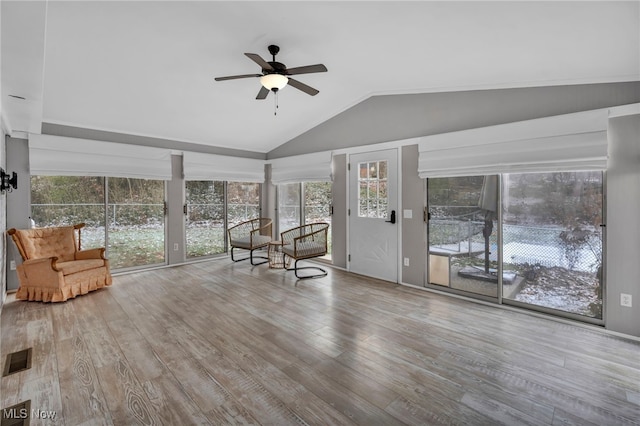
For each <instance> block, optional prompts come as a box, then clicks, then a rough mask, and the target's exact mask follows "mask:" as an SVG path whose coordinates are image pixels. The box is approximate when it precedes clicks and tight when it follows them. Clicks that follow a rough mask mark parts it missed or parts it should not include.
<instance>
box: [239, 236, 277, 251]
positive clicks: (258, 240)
mask: <svg viewBox="0 0 640 426" xmlns="http://www.w3.org/2000/svg"><path fill="white" fill-rule="evenodd" d="M270 242H271V237H270V236H268V235H255V236H254V237H253V246H252V245H251V238H250V237H248V236H247V237H242V238H238V239H234V240H231V247H239V248H243V249H247V250H251V249H254V248H258V247H264V246H266V245H268V244H269V243H270Z"/></svg>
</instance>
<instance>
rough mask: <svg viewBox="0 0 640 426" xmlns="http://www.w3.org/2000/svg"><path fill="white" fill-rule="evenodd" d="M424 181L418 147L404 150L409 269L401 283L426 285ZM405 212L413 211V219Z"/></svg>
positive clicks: (404, 242)
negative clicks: (420, 170) (419, 168)
mask: <svg viewBox="0 0 640 426" xmlns="http://www.w3.org/2000/svg"><path fill="white" fill-rule="evenodd" d="M424 185H425V181H424V179H421V178H420V176H418V145H409V146H404V147H402V210H401V211H400V212H399V217H400V218H401V220H402V258H403V259H404V258H408V259H409V266H404V262H403V264H402V265H403V266H402V275H401V280H402V282H403V283H406V284H414V285H418V286H422V285H424V279H425V268H426V266H425V263H426V250H427V249H426V243H425V237H426V232H425V223H424V220H423V212H424V206H425V201H426V200H425V194H426V190H425V187H424ZM405 210H410V211H411V216H412V217H411V219H407V218H405V217H404V216H405V214H404V213H405Z"/></svg>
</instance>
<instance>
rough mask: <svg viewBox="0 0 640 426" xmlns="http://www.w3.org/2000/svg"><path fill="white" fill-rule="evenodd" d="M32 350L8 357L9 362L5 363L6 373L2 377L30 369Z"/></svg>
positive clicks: (25, 350)
mask: <svg viewBox="0 0 640 426" xmlns="http://www.w3.org/2000/svg"><path fill="white" fill-rule="evenodd" d="M31 349H32V348H29V349H24V350H22V351H18V352H14V353H11V354H9V355H7V361H6V362H5V363H4V373H3V374H2V377H4V376H8V375H9V374H13V373H17V372H19V371H24V370H28V369H30V368H31Z"/></svg>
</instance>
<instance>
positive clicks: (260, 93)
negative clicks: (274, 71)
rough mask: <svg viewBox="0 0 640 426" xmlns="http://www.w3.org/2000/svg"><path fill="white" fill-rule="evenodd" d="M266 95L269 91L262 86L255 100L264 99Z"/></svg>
mask: <svg viewBox="0 0 640 426" xmlns="http://www.w3.org/2000/svg"><path fill="white" fill-rule="evenodd" d="M268 94H269V89H267V88H266V87H264V86H262V87H261V88H260V91H259V92H258V96H256V99H265V98H266V97H267V95H268Z"/></svg>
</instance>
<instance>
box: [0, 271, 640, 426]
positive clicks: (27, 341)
mask: <svg viewBox="0 0 640 426" xmlns="http://www.w3.org/2000/svg"><path fill="white" fill-rule="evenodd" d="M1 321H2V323H1V332H2V361H3V363H4V359H5V357H6V354H7V353H10V352H13V351H16V350H21V349H24V348H26V347H33V363H32V364H33V367H32V368H31V369H30V370H27V371H23V372H20V373H15V374H13V375H10V376H7V377H3V378H2V385H1V395H0V400H1V403H2V407H9V406H11V405H14V404H16V403H18V402H20V401H23V400H26V399H30V400H31V408H32V409H37V410H44V411H55V412H56V414H55V418H53V419H46V420H42V419H40V420H39V419H32V420H31V424H47V425H51V424H66V425H81V424H82V425H89V424H109V425H111V424H112V425H130V424H167V425H187V424H214V425H220V424H265V425H287V424H312V425H328V424H362V425H377V424H380V425H393V424H412V425H439V424H446V425H448V424H461V425H463V424H464V425H495V424H506V425H520V424H523V425H556V424H558V425H559V424H574V425H607V426H608V425H632V424H635V425H638V424H640V343H638V342H635V341H629V340H625V339H622V338H618V337H615V336H611V335H607V334H604V333H601V332H599V331H597V330H593V329H591V328H585V327H580V326H575V325H571V324H566V323H562V322H556V321H552V320H548V319H544V318H539V317H535V316H531V315H527V314H525V313H520V312H513V311H510V310H504V309H499V308H495V307H492V306H485V305H481V304H476V303H472V302H467V301H464V300H459V299H455V298H451V297H447V296H442V295H438V294H432V293H428V292H424V291H420V290H418V289H412V288H408V287H404V286H398V285H393V284H390V283H385V282H381V281H377V280H373V279H369V278H364V277H360V276H356V275H352V274H348V273H345V272H342V271H338V270H330V272H329V275H328V276H327V277H325V278H321V279H315V280H306V281H296V279H295V277H294V276H293V273H292V272H288V273H286V272H284V271H281V270H269V269H268V268H267V267H266V265H262V266H257V267H251V265H249V264H248V263H247V262H241V263H232V262H230V261H229V260H226V259H225V260H217V261H210V262H202V263H196V264H191V265H184V266H178V267H173V268H166V269H159V270H153V271H145V272H138V273H133V274H128V275H121V276H116V277H114V284H113V286H112V287H110V288H107V289H103V290H100V291H97V292H93V293H90V294H88V295H85V296H81V297H78V298H76V299H73V300H69V301H68V302H66V303H59V304H43V303H34V302H8V303H6V304H5V306H4V308H3V310H2V316H1Z"/></svg>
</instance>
